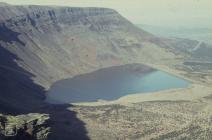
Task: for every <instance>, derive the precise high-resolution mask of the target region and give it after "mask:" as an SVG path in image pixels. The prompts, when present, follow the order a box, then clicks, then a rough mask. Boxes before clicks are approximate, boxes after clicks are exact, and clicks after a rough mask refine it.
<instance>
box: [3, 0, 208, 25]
mask: <svg viewBox="0 0 212 140" xmlns="http://www.w3.org/2000/svg"><path fill="white" fill-rule="evenodd" d="M0 2H7V3H10V4H18V5H21V4H33V5H64V6H72V7H106V8H112V9H115V10H117V11H118V12H119V13H120V14H121V15H122V16H124V17H126V18H127V19H129V20H130V21H131V22H133V23H134V24H147V25H156V26H169V27H202V28H208V27H211V28H212V0H0Z"/></svg>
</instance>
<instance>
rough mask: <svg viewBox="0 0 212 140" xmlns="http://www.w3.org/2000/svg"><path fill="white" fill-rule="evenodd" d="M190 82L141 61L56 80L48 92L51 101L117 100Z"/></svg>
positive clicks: (182, 86) (181, 85)
mask: <svg viewBox="0 0 212 140" xmlns="http://www.w3.org/2000/svg"><path fill="white" fill-rule="evenodd" d="M189 85H191V83H190V82H189V81H186V80H184V79H181V78H178V77H176V76H173V75H170V74H168V73H166V72H163V71H159V70H155V69H152V68H150V67H147V66H145V65H141V64H128V65H123V66H114V67H109V68H104V69H100V70H97V71H94V72H91V73H87V74H83V75H79V76H75V77H73V78H70V79H65V80H61V81H58V82H56V83H55V84H53V85H52V87H51V88H50V90H49V91H48V93H47V102H50V103H77V102H94V101H97V100H115V99H118V98H120V97H122V96H125V95H128V94H135V93H141V94H144V93H146V94H148V92H156V91H160V90H167V89H172V88H186V87H188V86H189Z"/></svg>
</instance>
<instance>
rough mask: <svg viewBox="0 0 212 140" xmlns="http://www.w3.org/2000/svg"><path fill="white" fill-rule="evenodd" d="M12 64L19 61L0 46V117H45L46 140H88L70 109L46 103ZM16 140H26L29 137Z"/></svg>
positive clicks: (42, 94)
mask: <svg viewBox="0 0 212 140" xmlns="http://www.w3.org/2000/svg"><path fill="white" fill-rule="evenodd" d="M0 34H1V33H0ZM2 38H3V37H1V38H0V40H1V39H2ZM13 39H14V38H13ZM8 41H10V40H8ZM14 60H20V59H19V58H18V57H17V56H16V55H14V54H12V53H11V52H10V51H8V50H7V49H5V48H4V47H3V46H1V45H0V114H10V115H20V114H27V113H46V114H49V116H50V120H49V122H48V125H49V126H50V127H51V132H50V134H49V138H48V139H49V140H88V139H89V138H88V137H87V131H86V129H85V124H84V122H82V121H81V120H79V119H78V118H77V116H76V112H74V111H71V110H70V109H68V108H71V107H72V106H71V105H70V104H65V105H51V104H48V103H45V102H44V100H45V92H46V91H45V90H44V88H43V87H41V86H39V85H37V84H35V83H34V82H33V80H32V77H34V76H35V75H33V74H32V73H29V72H28V71H26V70H24V69H23V68H21V67H20V66H19V65H17V63H16V62H15V61H14ZM20 61H21V60H20ZM23 136H26V135H23ZM17 138H19V139H22V140H29V137H28V136H27V137H21V138H20V137H17ZM13 140H14V138H13ZM15 140H16V139H15Z"/></svg>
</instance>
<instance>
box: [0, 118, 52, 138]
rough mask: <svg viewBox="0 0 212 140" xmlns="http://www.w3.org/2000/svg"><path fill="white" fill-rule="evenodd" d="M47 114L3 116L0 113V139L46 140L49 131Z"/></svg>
mask: <svg viewBox="0 0 212 140" xmlns="http://www.w3.org/2000/svg"><path fill="white" fill-rule="evenodd" d="M48 120H49V116H48V115H46V114H27V115H19V116H4V115H2V114H0V139H1V140H35V139H36V140H46V139H47V138H48V135H49V133H50V127H49V125H48V123H47V122H48Z"/></svg>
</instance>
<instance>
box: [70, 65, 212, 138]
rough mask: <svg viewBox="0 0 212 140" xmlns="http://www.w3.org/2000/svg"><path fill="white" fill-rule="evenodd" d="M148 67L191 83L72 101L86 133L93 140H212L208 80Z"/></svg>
mask: <svg viewBox="0 0 212 140" xmlns="http://www.w3.org/2000/svg"><path fill="white" fill-rule="evenodd" d="M151 66H152V67H154V68H157V69H160V70H163V71H166V72H168V73H170V74H174V75H176V76H179V77H181V78H184V79H186V80H189V81H191V82H192V86H191V87H188V88H185V89H170V90H165V91H159V92H156V93H147V94H133V95H128V96H125V97H122V98H120V99H118V100H115V101H98V102H93V103H78V104H75V105H76V106H75V107H74V108H71V110H72V111H75V112H77V116H78V118H79V119H80V120H82V121H83V122H85V124H86V125H85V126H86V129H87V130H88V136H89V137H90V138H91V139H94V140H97V139H98V140H106V139H120V140H127V139H130V140H131V139H133V140H137V139H141V140H150V139H151V140H164V139H176V140H181V139H186V140H194V139H195V140H196V139H198V140H210V139H212V113H211V112H212V110H211V108H212V96H211V95H212V87H211V86H210V80H208V79H204V78H203V79H200V78H198V77H195V76H189V75H188V74H189V72H187V71H182V70H178V69H173V68H171V67H166V66H165V65H151ZM208 74H210V73H209V72H208ZM203 80H204V81H203Z"/></svg>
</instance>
